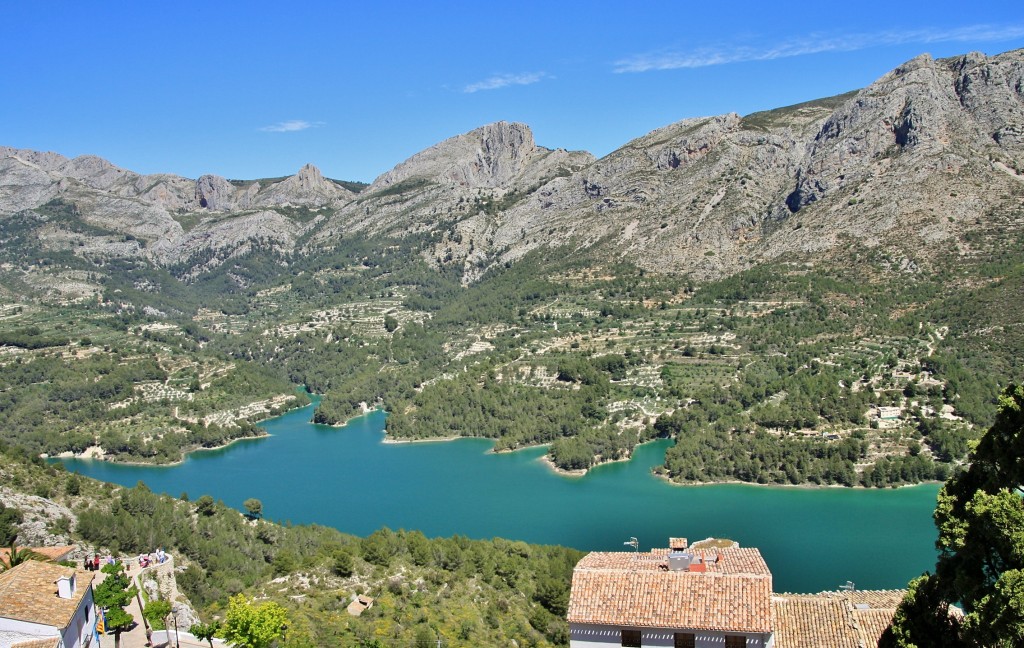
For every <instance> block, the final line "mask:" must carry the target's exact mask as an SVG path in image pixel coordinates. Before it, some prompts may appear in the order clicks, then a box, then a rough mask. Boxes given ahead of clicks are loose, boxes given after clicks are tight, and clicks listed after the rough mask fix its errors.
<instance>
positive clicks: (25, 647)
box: [11, 637, 60, 648]
mask: <svg viewBox="0 0 1024 648" xmlns="http://www.w3.org/2000/svg"><path fill="white" fill-rule="evenodd" d="M58 646H60V637H49V638H47V639H29V640H28V641H19V642H18V643H13V644H11V648H57V647H58Z"/></svg>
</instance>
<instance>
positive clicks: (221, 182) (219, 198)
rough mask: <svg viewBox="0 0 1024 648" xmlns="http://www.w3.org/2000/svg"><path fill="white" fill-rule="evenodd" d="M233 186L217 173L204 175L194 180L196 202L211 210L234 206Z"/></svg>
mask: <svg viewBox="0 0 1024 648" xmlns="http://www.w3.org/2000/svg"><path fill="white" fill-rule="evenodd" d="M234 194H235V188H234V187H233V186H231V183H230V182H228V181H227V180H225V179H224V178H222V177H220V176H217V175H204V176H200V178H199V179H198V180H196V202H197V203H199V206H200V207H203V208H205V209H209V210H211V211H221V210H226V209H230V208H231V207H232V206H234Z"/></svg>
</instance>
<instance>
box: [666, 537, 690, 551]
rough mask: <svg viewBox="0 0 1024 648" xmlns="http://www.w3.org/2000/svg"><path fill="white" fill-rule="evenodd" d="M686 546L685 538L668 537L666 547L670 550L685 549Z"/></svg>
mask: <svg viewBox="0 0 1024 648" xmlns="http://www.w3.org/2000/svg"><path fill="white" fill-rule="evenodd" d="M686 547H687V542H686V538H669V539H668V548H669V549H671V550H672V551H685V550H686Z"/></svg>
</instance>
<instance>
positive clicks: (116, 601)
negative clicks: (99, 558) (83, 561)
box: [93, 565, 138, 648]
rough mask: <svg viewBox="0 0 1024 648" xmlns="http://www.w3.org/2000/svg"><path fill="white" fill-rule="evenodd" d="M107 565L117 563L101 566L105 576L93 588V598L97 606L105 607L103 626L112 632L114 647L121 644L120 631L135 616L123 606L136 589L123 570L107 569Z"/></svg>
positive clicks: (124, 628) (130, 623)
mask: <svg viewBox="0 0 1024 648" xmlns="http://www.w3.org/2000/svg"><path fill="white" fill-rule="evenodd" d="M108 567H115V568H116V567H117V565H107V566H105V567H104V568H103V571H104V573H106V574H107V577H106V578H104V579H103V582H102V583H100V584H99V585H97V586H96V587H95V589H94V590H93V600H94V601H95V602H96V606H97V607H101V608H107V612H106V615H105V623H104V626H105V629H106V632H108V633H113V635H114V648H118V647H119V646H120V645H121V633H122V632H124V631H125V630H127V629H128V628H129V627H131V625H132V623H134V622H135V618H134V617H133V616H132V615H131V614H128V613H127V612H125V610H124V608H125V606H126V605H128V603H129V602H130V601H131V600H132V597H133V596H135V594H136V592H138V589H137V588H136V587H135V586H133V585H131V583H130V581H129V580H128V577H127V576H125V575H124V572H122V571H120V570H119V569H117V570H109V571H108V569H107V568H108Z"/></svg>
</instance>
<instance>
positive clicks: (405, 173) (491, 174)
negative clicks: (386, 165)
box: [370, 121, 549, 191]
mask: <svg viewBox="0 0 1024 648" xmlns="http://www.w3.org/2000/svg"><path fill="white" fill-rule="evenodd" d="M547 152H549V151H548V150H547V149H539V148H538V147H537V145H536V144H535V143H534V141H533V131H531V130H530V127H529V126H527V125H525V124H519V123H512V122H505V121H500V122H495V123H493V124H488V125H486V126H481V127H480V128H477V129H475V130H472V131H470V132H468V133H464V134H462V135H456V136H455V137H451V138H449V139H446V140H444V141H443V142H441V143H439V144H435V145H434V146H431V147H430V148H428V149H426V150H424V151H421V152H420V153H417V154H416V155H414V156H412V157H411V158H409V159H408V160H406V161H405V162H402V163H401V164H399V165H398V166H396V167H395V168H394V169H392V170H391V171H388V172H387V173H385V174H383V175H381V176H380V177H378V178H377V179H376V180H375V181H374V183H373V185H371V187H370V191H373V190H376V189H383V188H385V187H389V186H392V185H396V184H398V183H400V182H403V181H406V180H410V179H412V178H424V179H428V180H431V181H434V182H437V183H440V184H455V185H459V186H463V187H468V188H505V187H508V186H509V185H510V184H511V183H512V182H514V180H515V179H516V178H518V177H519V176H520V175H522V173H523V172H524V171H525V170H526V168H527V167H528V166H529V165H530V163H531V162H532V161H533V160H534V158H536V157H537V155H538V154H539V153H547Z"/></svg>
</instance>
